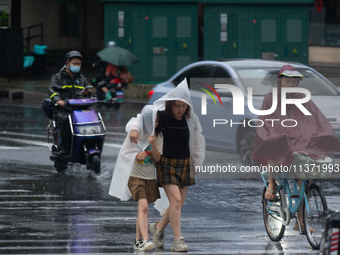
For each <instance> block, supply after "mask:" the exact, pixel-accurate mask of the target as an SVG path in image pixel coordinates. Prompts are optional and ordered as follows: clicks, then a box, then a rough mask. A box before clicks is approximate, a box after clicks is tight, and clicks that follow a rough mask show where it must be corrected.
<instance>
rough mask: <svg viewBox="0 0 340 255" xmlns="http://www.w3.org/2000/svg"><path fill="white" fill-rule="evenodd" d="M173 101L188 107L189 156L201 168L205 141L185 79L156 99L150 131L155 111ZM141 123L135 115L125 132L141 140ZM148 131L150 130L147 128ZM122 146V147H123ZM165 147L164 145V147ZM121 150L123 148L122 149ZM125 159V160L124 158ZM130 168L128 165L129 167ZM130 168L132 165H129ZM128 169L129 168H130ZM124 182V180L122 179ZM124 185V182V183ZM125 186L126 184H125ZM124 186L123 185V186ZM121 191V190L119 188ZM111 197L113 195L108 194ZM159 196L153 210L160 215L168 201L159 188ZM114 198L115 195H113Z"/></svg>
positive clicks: (116, 183)
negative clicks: (134, 131)
mask: <svg viewBox="0 0 340 255" xmlns="http://www.w3.org/2000/svg"><path fill="white" fill-rule="evenodd" d="M174 100H179V101H182V102H185V103H186V104H188V105H189V106H190V112H189V113H190V118H189V119H186V121H187V125H188V128H189V134H190V138H189V148H190V156H191V158H192V159H193V164H194V166H202V165H203V162H204V158H205V139H204V137H203V135H202V127H201V124H200V122H199V119H198V117H197V115H196V114H195V112H194V108H193V106H192V103H191V99H190V91H189V89H188V84H187V81H186V79H185V80H183V81H182V82H181V83H180V84H179V85H178V86H177V87H176V88H174V89H173V90H171V91H170V92H169V93H167V94H166V95H164V96H163V97H161V98H160V99H158V100H157V101H155V102H154V104H153V118H152V119H153V121H152V123H153V127H152V129H151V130H152V131H153V130H154V123H155V119H156V115H157V111H162V110H165V102H166V101H174ZM143 125H144V124H143V122H142V121H141V118H140V117H139V116H138V115H137V118H132V119H131V120H130V121H129V122H128V123H127V125H126V131H127V132H128V134H130V132H131V130H138V131H139V133H140V139H141V140H142V136H143V135H142V134H143V133H144V132H145V130H143V128H145V127H143ZM148 130H150V128H148ZM126 141H127V142H128V143H130V144H131V142H130V140H129V139H127V140H125V142H124V145H125V144H126ZM124 145H123V146H124ZM164 146H166V145H164ZM122 149H123V147H122ZM126 159H127V158H126ZM118 163H119V164H120V161H119V159H117V163H116V168H117V165H118ZM129 167H130V165H129ZM131 167H132V165H131ZM131 167H130V168H131ZM115 171H116V170H115ZM126 172H129V173H130V169H129V170H126ZM124 180H125V179H124ZM124 183H125V182H124ZM126 184H127V182H126ZM112 185H118V182H117V181H115V182H114V183H113V182H112V183H111V188H110V191H111V189H116V188H112ZM124 185H125V184H124ZM120 189H122V188H120ZM110 194H111V195H113V194H112V193H111V192H110ZM160 194H161V199H158V200H157V201H156V203H155V208H156V209H157V210H158V211H159V212H160V213H161V215H162V214H163V213H164V212H165V209H166V208H167V207H168V200H167V197H166V196H165V192H164V190H163V189H162V188H161V189H160ZM114 196H116V195H114ZM122 197H127V195H122Z"/></svg>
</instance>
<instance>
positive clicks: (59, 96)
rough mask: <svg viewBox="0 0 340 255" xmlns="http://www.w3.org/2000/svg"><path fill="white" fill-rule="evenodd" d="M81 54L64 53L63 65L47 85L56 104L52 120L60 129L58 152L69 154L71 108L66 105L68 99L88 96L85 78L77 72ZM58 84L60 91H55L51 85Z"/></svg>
mask: <svg viewBox="0 0 340 255" xmlns="http://www.w3.org/2000/svg"><path fill="white" fill-rule="evenodd" d="M82 59H83V56H82V55H81V54H80V52H78V51H75V50H74V51H70V52H68V53H67V54H66V55H65V66H64V67H63V68H62V69H61V70H60V71H59V73H56V74H54V75H53V76H52V78H51V83H50V85H49V87H48V92H49V96H50V99H51V100H52V102H53V103H55V104H57V105H56V106H55V107H54V108H53V120H54V121H55V122H56V124H57V126H58V127H59V130H60V136H61V143H60V149H61V150H60V153H61V154H64V155H66V154H70V149H71V148H70V147H71V129H70V124H69V121H68V115H70V114H71V113H72V108H70V107H67V106H66V103H67V100H68V99H72V98H79V97H82V96H89V95H90V93H91V92H90V90H84V89H85V87H86V86H87V81H86V78H85V77H84V76H83V75H82V74H80V73H79V71H80V68H81V63H82ZM56 85H57V86H59V87H60V91H59V90H58V91H55V90H54V89H53V86H56Z"/></svg>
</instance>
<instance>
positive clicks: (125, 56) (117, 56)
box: [97, 46, 138, 66]
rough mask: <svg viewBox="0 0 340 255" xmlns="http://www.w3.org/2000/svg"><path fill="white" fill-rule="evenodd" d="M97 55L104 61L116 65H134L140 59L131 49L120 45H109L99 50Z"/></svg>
mask: <svg viewBox="0 0 340 255" xmlns="http://www.w3.org/2000/svg"><path fill="white" fill-rule="evenodd" d="M97 55H98V56H99V57H100V59H101V60H102V61H105V62H107V63H110V64H113V65H116V66H132V65H133V64H135V63H136V62H137V61H138V59H137V58H136V57H135V55H133V54H132V53H131V52H130V51H128V50H126V49H123V48H121V47H118V46H115V47H107V48H105V49H103V50H101V51H99V52H97Z"/></svg>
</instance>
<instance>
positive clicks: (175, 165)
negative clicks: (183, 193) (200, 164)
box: [156, 156, 195, 188]
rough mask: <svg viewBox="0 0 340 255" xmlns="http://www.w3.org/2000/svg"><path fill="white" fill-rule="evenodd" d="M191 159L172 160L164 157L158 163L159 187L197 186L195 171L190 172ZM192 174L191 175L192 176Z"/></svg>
mask: <svg viewBox="0 0 340 255" xmlns="http://www.w3.org/2000/svg"><path fill="white" fill-rule="evenodd" d="M190 162H191V160H190V158H185V159H170V158H166V157H164V156H162V157H161V160H160V161H158V162H157V163H156V168H157V182H158V186H159V187H162V186H163V185H164V184H176V185H178V186H179V187H180V188H183V186H191V185H195V179H194V171H193V168H192V171H190V169H191V168H190V165H191V164H190ZM190 173H191V174H190Z"/></svg>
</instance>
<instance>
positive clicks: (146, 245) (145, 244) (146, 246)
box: [139, 239, 155, 251]
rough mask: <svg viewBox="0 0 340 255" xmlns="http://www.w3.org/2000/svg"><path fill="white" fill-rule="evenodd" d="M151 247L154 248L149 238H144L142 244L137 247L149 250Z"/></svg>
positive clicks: (141, 249)
mask: <svg viewBox="0 0 340 255" xmlns="http://www.w3.org/2000/svg"><path fill="white" fill-rule="evenodd" d="M153 248H155V245H154V244H153V243H152V242H151V241H150V240H149V239H146V240H145V241H144V242H143V243H142V245H141V246H140V247H139V250H140V251H151V250H152V249H153Z"/></svg>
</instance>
